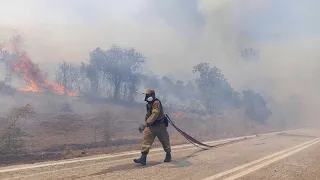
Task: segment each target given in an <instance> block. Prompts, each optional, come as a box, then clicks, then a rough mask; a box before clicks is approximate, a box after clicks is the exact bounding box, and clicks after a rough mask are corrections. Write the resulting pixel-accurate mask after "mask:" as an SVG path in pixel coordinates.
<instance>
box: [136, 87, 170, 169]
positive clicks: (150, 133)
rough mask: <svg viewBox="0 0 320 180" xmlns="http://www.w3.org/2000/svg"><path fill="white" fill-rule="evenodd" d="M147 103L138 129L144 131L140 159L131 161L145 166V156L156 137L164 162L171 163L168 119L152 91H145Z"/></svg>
mask: <svg viewBox="0 0 320 180" xmlns="http://www.w3.org/2000/svg"><path fill="white" fill-rule="evenodd" d="M144 100H145V101H146V102H147V105H146V106H147V114H146V117H145V123H144V124H141V125H140V127H139V132H140V133H142V132H143V131H144V137H143V141H142V145H141V157H140V158H139V159H134V160H133V161H134V162H135V163H138V164H142V165H146V160H147V155H148V153H149V150H150V147H151V145H152V143H153V141H154V139H155V137H157V138H158V139H159V141H160V142H161V144H162V147H163V150H164V151H165V152H166V157H165V159H164V162H170V161H171V147H170V139H169V133H168V131H167V127H168V119H167V118H166V116H165V114H164V112H163V107H162V104H161V101H160V100H159V99H157V98H156V97H155V91H154V90H153V89H147V90H146V93H145V99H144Z"/></svg>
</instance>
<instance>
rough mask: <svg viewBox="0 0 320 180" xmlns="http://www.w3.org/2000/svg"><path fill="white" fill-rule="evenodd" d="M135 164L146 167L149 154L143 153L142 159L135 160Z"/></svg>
mask: <svg viewBox="0 0 320 180" xmlns="http://www.w3.org/2000/svg"><path fill="white" fill-rule="evenodd" d="M133 162H135V163H137V164H141V165H143V166H144V165H146V164H147V153H146V152H143V153H141V157H140V158H139V159H134V160H133Z"/></svg>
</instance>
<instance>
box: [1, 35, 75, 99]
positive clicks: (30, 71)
mask: <svg viewBox="0 0 320 180" xmlns="http://www.w3.org/2000/svg"><path fill="white" fill-rule="evenodd" d="M17 42H18V41H17V39H13V40H11V43H8V44H4V46H3V48H2V50H6V51H8V52H9V53H11V54H15V55H18V61H16V62H13V63H11V67H12V69H13V71H14V72H15V73H19V74H22V75H23V80H24V81H25V83H27V84H28V85H29V87H27V88H20V89H19V90H20V91H29V92H43V91H44V90H47V91H48V90H51V91H52V92H54V93H56V94H64V93H67V94H68V95H69V96H76V95H77V93H75V92H70V91H67V90H66V89H65V87H64V86H62V85H60V84H57V83H52V82H50V81H49V80H47V79H46V78H45V76H44V75H43V74H42V73H41V71H40V70H39V68H38V67H37V66H36V65H35V64H34V63H33V62H32V61H31V59H30V58H29V56H28V55H27V53H26V52H23V53H22V55H21V54H19V52H18V50H17V45H16V43H17Z"/></svg>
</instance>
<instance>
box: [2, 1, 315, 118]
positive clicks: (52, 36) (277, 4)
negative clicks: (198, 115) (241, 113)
mask: <svg viewBox="0 0 320 180" xmlns="http://www.w3.org/2000/svg"><path fill="white" fill-rule="evenodd" d="M319 5H320V3H319V2H318V1H317V0H305V1H298V0H291V1H288V0H264V1H255V0H232V1H231V0H198V1H196V3H195V2H194V1H192V0H185V1H183V0H163V1H161V3H160V2H158V1H156V0H108V1H105V0H77V1H76V0H69V1H63V0H28V1H24V0H3V1H1V6H0V40H3V39H5V38H8V37H10V36H9V35H12V34H16V33H19V34H22V36H23V37H24V39H25V41H24V42H25V48H26V50H28V52H29V53H30V55H31V57H32V58H33V60H34V61H35V62H37V63H40V64H44V63H50V62H57V61H61V60H67V61H71V62H81V61H83V60H86V59H88V53H89V52H90V51H91V50H92V49H94V48H95V47H97V46H100V47H102V48H105V49H106V48H108V47H110V46H111V45H112V44H119V45H122V46H129V47H135V48H137V49H138V50H140V51H141V52H142V53H143V54H145V56H146V57H147V58H148V61H147V65H148V67H149V68H151V70H152V71H153V72H155V73H157V74H175V75H177V76H178V77H179V74H180V75H181V74H183V75H182V76H180V77H185V73H190V72H191V68H192V66H193V65H195V64H197V63H199V62H202V61H206V62H210V63H211V64H212V65H216V66H218V67H219V68H221V69H222V72H223V73H224V74H225V76H226V77H227V78H228V79H229V81H230V82H231V83H232V84H233V85H234V86H235V87H236V88H239V89H243V88H252V89H255V90H258V91H260V92H263V93H264V94H267V95H270V96H273V98H274V99H276V100H277V101H289V100H290V98H291V97H292V95H295V96H299V97H300V98H301V99H303V100H304V106H305V107H311V106H312V107H313V106H315V105H317V104H318V102H319V101H318V98H317V92H318V90H319V83H317V82H318V81H319V77H320V76H319V73H318V70H319V68H320V67H319V65H318V64H319V61H318V59H319V53H318V50H317V47H319V45H320V34H319V33H317V32H320V23H319V22H317V21H316V20H317V19H319V17H320V13H318V12H317V10H316V8H317V7H319ZM247 47H254V48H257V49H260V55H259V60H258V61H254V62H246V61H244V60H243V59H241V58H240V57H239V53H240V50H243V48H247ZM315 97H316V98H315ZM305 109H311V108H305ZM309 114H311V113H309ZM313 114H314V113H313Z"/></svg>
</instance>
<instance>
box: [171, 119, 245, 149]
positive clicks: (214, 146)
mask: <svg viewBox="0 0 320 180" xmlns="http://www.w3.org/2000/svg"><path fill="white" fill-rule="evenodd" d="M165 116H166V118H167V119H168V122H169V123H170V124H171V125H172V126H173V127H174V128H175V129H176V130H177V131H178V132H179V133H180V134H181V135H182V136H183V137H184V138H185V139H186V140H188V141H189V142H190V143H191V144H193V145H194V146H196V147H198V148H200V149H202V150H208V149H210V148H217V147H220V146H224V145H228V144H232V143H236V142H240V141H243V140H247V139H248V138H247V137H244V138H240V139H236V140H230V141H227V142H225V143H219V144H216V145H208V144H205V143H202V142H200V141H198V140H196V139H195V138H193V137H191V136H190V135H189V134H187V133H186V132H184V131H182V130H181V129H180V128H178V127H177V126H176V125H175V124H174V123H173V121H172V120H171V119H170V117H169V116H168V114H166V115H165Z"/></svg>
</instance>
